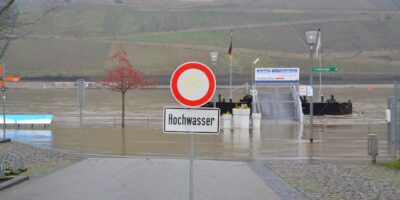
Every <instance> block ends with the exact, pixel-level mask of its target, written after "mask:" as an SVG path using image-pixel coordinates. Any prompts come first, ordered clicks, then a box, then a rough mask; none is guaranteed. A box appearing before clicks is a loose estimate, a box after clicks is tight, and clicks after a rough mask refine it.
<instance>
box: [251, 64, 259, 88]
mask: <svg viewBox="0 0 400 200" xmlns="http://www.w3.org/2000/svg"><path fill="white" fill-rule="evenodd" d="M258 61H260V58H256V59H255V60H254V61H253V63H252V65H251V69H252V70H253V72H252V73H251V75H252V77H251V86H252V89H253V90H254V89H255V88H254V85H255V83H254V82H255V73H256V71H255V69H254V66H255V65H256V64H257V63H258Z"/></svg>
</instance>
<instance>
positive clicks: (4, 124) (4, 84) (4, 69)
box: [1, 63, 6, 141]
mask: <svg viewBox="0 0 400 200" xmlns="http://www.w3.org/2000/svg"><path fill="white" fill-rule="evenodd" d="M2 67H3V69H2V70H3V77H2V79H3V87H2V88H1V91H2V92H3V140H4V141H5V140H6V65H5V64H4V63H3V64H2Z"/></svg>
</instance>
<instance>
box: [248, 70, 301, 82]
mask: <svg viewBox="0 0 400 200" xmlns="http://www.w3.org/2000/svg"><path fill="white" fill-rule="evenodd" d="M254 77H255V82H256V83H299V80H300V69H299V68H256V69H255V76H254Z"/></svg>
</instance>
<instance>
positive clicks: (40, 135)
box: [0, 129, 53, 147]
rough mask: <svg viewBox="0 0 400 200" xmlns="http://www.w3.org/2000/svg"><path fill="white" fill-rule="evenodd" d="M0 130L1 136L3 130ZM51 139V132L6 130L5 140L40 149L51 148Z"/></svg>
mask: <svg viewBox="0 0 400 200" xmlns="http://www.w3.org/2000/svg"><path fill="white" fill-rule="evenodd" d="M0 130H1V133H2V134H1V135H3V129H0ZM2 137H3V136H2ZM52 137H53V135H52V132H51V130H17V129H12V130H6V138H11V140H13V141H21V142H25V143H28V144H32V145H36V146H42V147H51V143H52V142H51V141H52Z"/></svg>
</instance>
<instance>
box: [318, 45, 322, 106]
mask: <svg viewBox="0 0 400 200" xmlns="http://www.w3.org/2000/svg"><path fill="white" fill-rule="evenodd" d="M318 57H319V68H321V53H319V56H318ZM321 95H322V74H321V71H319V99H320V100H321V101H322V99H321Z"/></svg>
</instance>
